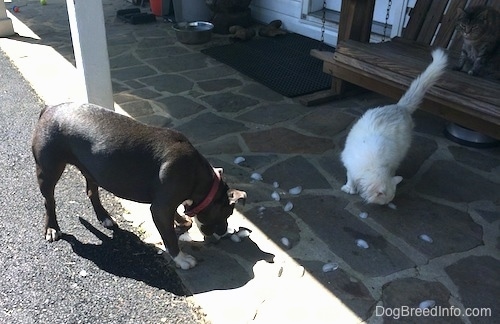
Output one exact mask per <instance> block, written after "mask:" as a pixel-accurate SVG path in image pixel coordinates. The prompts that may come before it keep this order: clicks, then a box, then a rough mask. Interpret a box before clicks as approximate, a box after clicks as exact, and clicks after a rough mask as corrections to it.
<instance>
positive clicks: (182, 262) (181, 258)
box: [174, 251, 196, 270]
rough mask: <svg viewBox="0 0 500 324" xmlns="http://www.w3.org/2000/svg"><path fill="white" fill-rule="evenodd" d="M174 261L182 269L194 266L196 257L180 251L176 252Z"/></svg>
mask: <svg viewBox="0 0 500 324" xmlns="http://www.w3.org/2000/svg"><path fill="white" fill-rule="evenodd" d="M174 261H175V264H176V265H177V267H178V268H181V269H182V270H188V269H191V268H194V266H195V265H196V259H195V258H194V257H193V256H191V255H189V254H187V253H184V252H182V251H181V252H179V254H177V256H176V257H175V258H174Z"/></svg>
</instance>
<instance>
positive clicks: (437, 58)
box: [398, 49, 448, 113]
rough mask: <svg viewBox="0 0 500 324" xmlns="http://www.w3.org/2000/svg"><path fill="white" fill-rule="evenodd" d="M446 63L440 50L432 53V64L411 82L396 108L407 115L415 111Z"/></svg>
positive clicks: (444, 55) (446, 58) (445, 56)
mask: <svg viewBox="0 0 500 324" xmlns="http://www.w3.org/2000/svg"><path fill="white" fill-rule="evenodd" d="M447 62H448V56H447V55H446V53H445V52H444V51H443V50H442V49H435V50H434V51H433V52H432V63H431V64H429V66H428V67H427V68H426V69H425V71H424V72H422V74H420V75H419V76H418V77H417V78H416V79H415V80H413V82H412V83H411V84H410V87H409V88H408V90H407V91H406V93H405V94H404V95H403V96H402V97H401V99H399V101H398V106H401V107H404V108H406V109H407V110H408V112H409V113H413V112H414V111H415V110H417V108H418V106H419V105H420V104H421V103H422V100H423V99H424V95H425V93H426V92H427V90H429V89H430V87H432V86H433V85H434V83H436V81H437V80H438V79H439V77H440V76H441V75H442V74H443V72H444V69H445V68H446V65H447Z"/></svg>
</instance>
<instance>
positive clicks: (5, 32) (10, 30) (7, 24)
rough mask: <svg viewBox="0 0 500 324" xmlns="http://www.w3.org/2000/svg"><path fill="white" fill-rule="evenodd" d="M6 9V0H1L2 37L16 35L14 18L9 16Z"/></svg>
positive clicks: (0, 23) (0, 30) (0, 25)
mask: <svg viewBox="0 0 500 324" xmlns="http://www.w3.org/2000/svg"><path fill="white" fill-rule="evenodd" d="M5 10H6V9H5V2H4V0H0V37H7V36H11V35H14V26H12V20H10V18H9V17H7V12H6V11H5Z"/></svg>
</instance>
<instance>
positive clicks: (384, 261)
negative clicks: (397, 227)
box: [294, 195, 415, 276]
mask: <svg viewBox="0 0 500 324" xmlns="http://www.w3.org/2000/svg"><path fill="white" fill-rule="evenodd" d="M348 202H349V201H348V200H347V199H343V198H338V197H334V196H306V195H303V196H299V197H297V198H294V205H295V207H294V214H296V215H298V216H299V217H300V218H301V219H302V220H303V221H304V222H305V223H306V224H307V225H308V226H309V227H310V228H311V229H312V230H313V232H314V233H315V234H316V235H317V236H318V237H319V238H320V239H321V240H322V241H323V242H325V243H326V244H327V245H328V247H329V249H331V251H333V252H334V253H335V254H336V255H338V256H339V257H341V258H342V259H343V260H344V261H345V262H346V263H347V264H349V266H351V267H352V268H353V269H355V270H356V271H359V272H361V273H363V274H365V275H369V276H384V275H388V274H391V273H394V272H398V271H400V270H403V269H407V268H411V267H414V266H415V264H414V263H413V262H412V261H411V260H410V259H409V258H408V257H407V256H405V255H404V254H403V253H402V252H401V251H400V250H399V249H398V248H397V247H395V246H393V245H392V244H390V243H389V242H387V241H386V240H385V239H384V238H383V237H382V236H381V235H380V234H379V233H377V232H376V231H375V230H373V229H372V228H370V227H369V226H368V225H366V224H365V223H364V222H363V221H362V220H360V219H359V217H357V216H354V215H352V214H350V213H349V212H348V211H346V210H345V207H346V206H347V204H348ZM359 238H366V241H367V242H368V244H370V248H369V249H360V248H359V247H357V246H356V243H355V240H356V239H359ZM370 240H371V241H373V243H372V242H370ZM372 244H375V245H374V246H373V245H372ZM374 264H376V265H377V266H376V267H375V266H373V265H374Z"/></svg>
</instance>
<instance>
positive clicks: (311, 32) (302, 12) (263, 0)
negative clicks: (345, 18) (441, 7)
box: [251, 0, 415, 45]
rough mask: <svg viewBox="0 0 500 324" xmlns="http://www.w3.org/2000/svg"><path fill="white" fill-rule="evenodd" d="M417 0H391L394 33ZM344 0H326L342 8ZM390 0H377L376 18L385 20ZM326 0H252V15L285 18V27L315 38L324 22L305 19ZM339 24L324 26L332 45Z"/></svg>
mask: <svg viewBox="0 0 500 324" xmlns="http://www.w3.org/2000/svg"><path fill="white" fill-rule="evenodd" d="M408 1H409V2H410V5H411V4H412V3H414V2H415V0H398V1H393V2H392V7H391V10H390V15H389V19H388V23H389V24H391V25H393V29H392V32H391V35H390V36H391V37H394V36H396V35H399V34H400V33H401V30H402V26H403V22H404V13H405V9H406V6H407V4H408ZM341 2H342V1H341V0H327V1H326V6H327V8H328V9H331V10H337V11H339V10H340V9H341ZM387 4H388V0H377V1H376V2H375V12H374V19H375V20H376V21H378V22H381V23H384V22H385V16H386V12H387ZM322 6H323V0H272V1H270V0H253V1H252V3H251V9H252V17H253V18H254V19H256V20H258V21H259V22H262V23H269V22H270V21H272V20H275V19H279V20H281V21H282V22H283V28H284V29H286V30H288V31H290V32H294V33H298V34H301V35H304V36H307V37H310V38H313V39H317V40H319V39H320V38H321V22H320V21H318V19H306V14H307V13H308V12H310V11H317V10H320V9H321V8H322ZM337 31H338V27H337V25H336V24H331V23H327V24H326V30H325V42H326V43H327V44H330V45H335V44H336V43H337V36H338V33H337Z"/></svg>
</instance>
